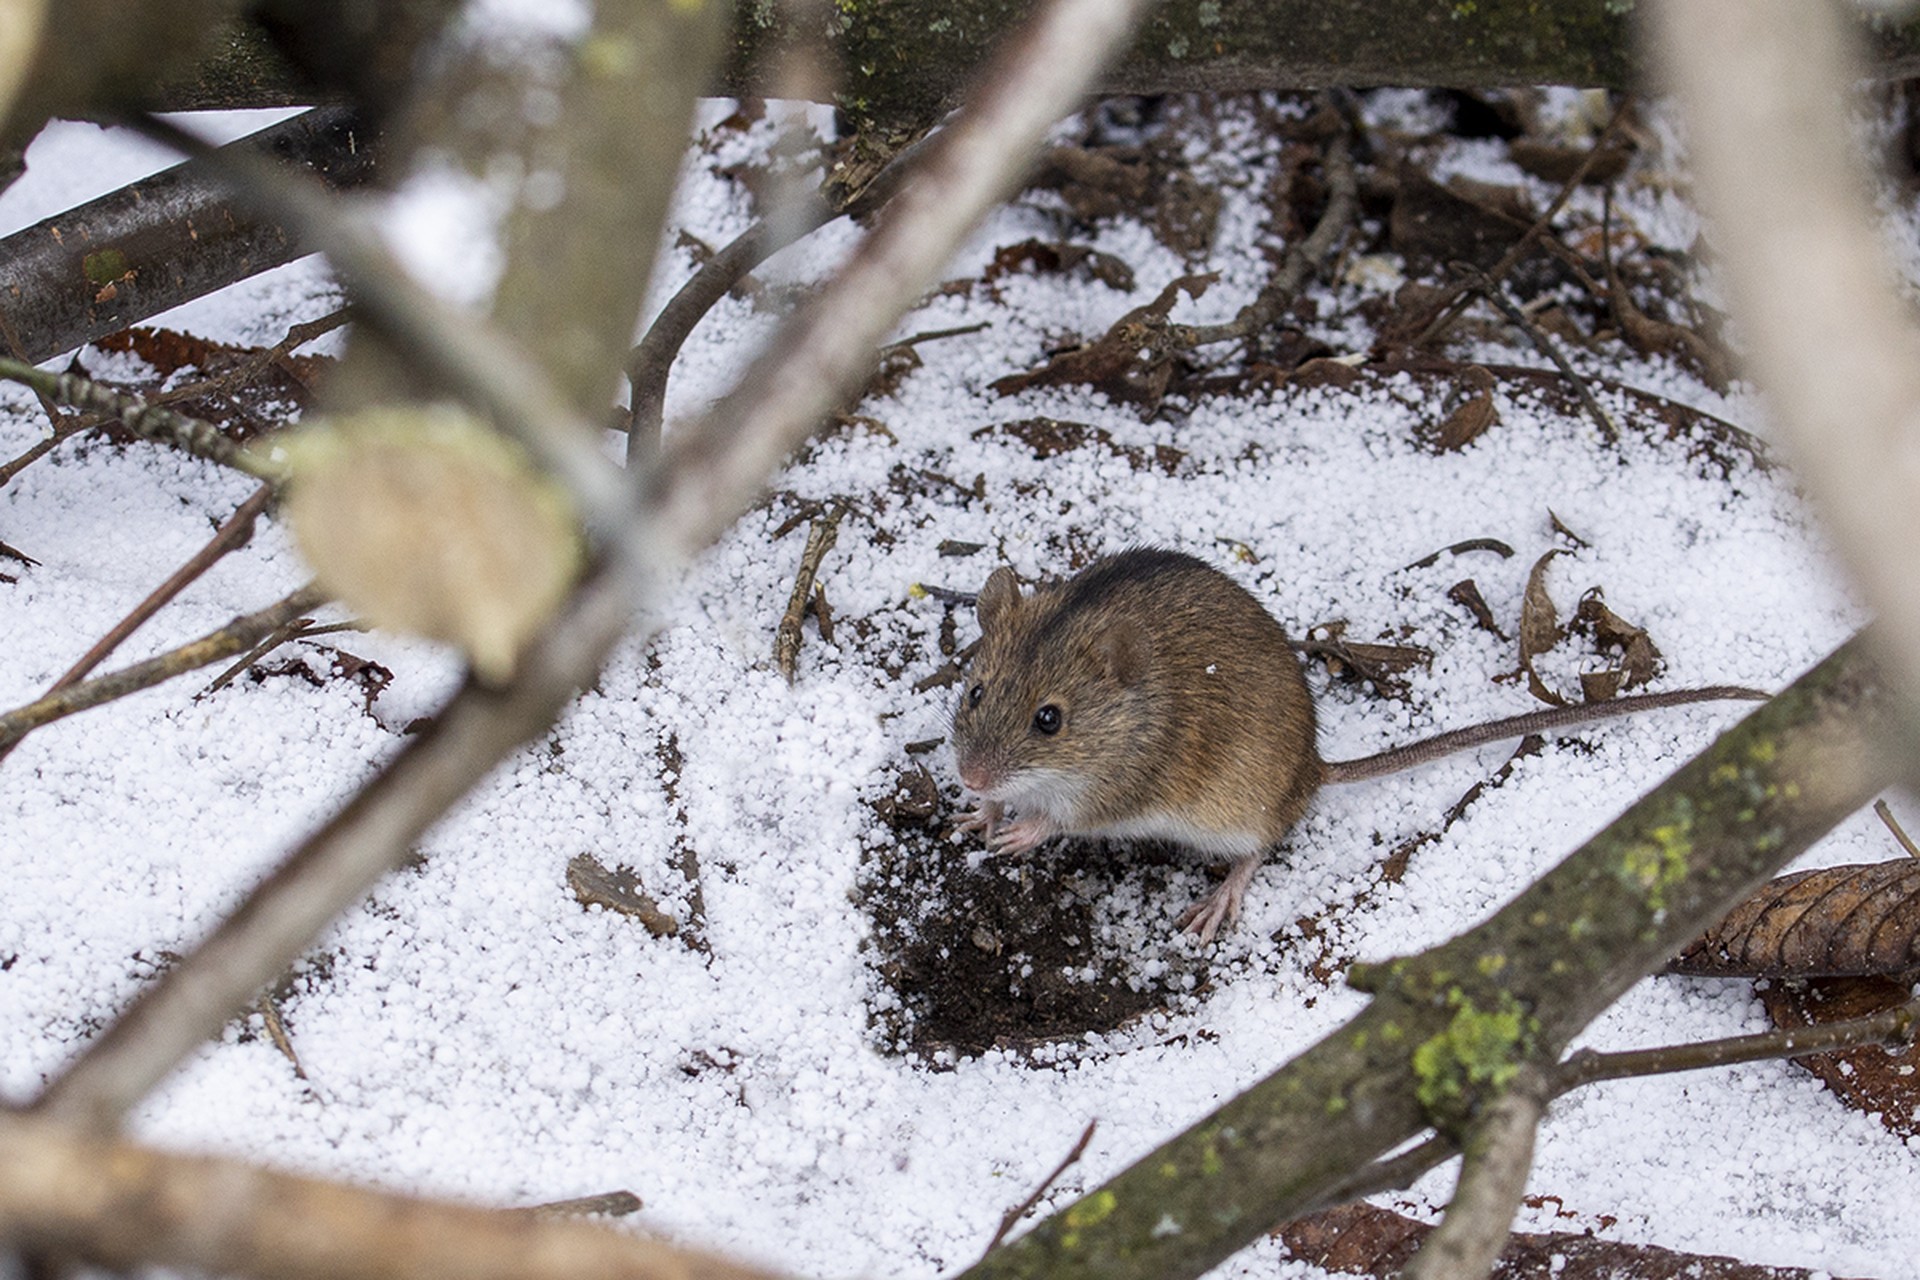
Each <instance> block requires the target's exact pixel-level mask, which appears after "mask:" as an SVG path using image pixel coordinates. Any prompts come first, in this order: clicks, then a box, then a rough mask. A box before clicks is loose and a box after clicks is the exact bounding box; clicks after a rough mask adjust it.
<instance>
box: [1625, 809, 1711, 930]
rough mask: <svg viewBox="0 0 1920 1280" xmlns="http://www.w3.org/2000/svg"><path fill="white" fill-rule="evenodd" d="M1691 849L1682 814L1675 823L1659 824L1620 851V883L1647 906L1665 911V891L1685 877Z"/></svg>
mask: <svg viewBox="0 0 1920 1280" xmlns="http://www.w3.org/2000/svg"><path fill="white" fill-rule="evenodd" d="M1692 851H1693V823H1692V822H1691V821H1689V820H1687V819H1686V818H1684V817H1683V818H1682V819H1681V820H1680V821H1678V822H1669V823H1662V824H1661V825H1659V826H1657V827H1654V828H1652V829H1651V830H1649V831H1648V832H1647V834H1646V836H1645V838H1643V839H1640V840H1636V841H1634V842H1633V843H1632V844H1630V845H1628V846H1627V847H1626V848H1625V849H1624V850H1622V851H1621V854H1620V879H1621V882H1622V883H1624V884H1626V885H1627V886H1629V887H1630V888H1633V889H1637V890H1638V891H1639V892H1640V893H1641V895H1642V896H1643V897H1644V898H1645V899H1646V903H1647V906H1648V908H1649V909H1651V910H1653V911H1656V912H1659V911H1665V910H1666V909H1667V891H1668V890H1669V889H1671V888H1673V887H1674V886H1675V885H1677V884H1679V883H1680V882H1681V881H1683V880H1685V879H1686V877H1687V863H1688V857H1689V855H1690V854H1691V853H1692Z"/></svg>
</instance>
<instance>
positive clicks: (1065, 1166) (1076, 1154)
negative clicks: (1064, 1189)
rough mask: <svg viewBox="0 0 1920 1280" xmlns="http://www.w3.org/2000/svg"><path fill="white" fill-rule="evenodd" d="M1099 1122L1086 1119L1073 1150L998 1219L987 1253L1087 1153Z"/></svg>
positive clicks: (997, 1245)
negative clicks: (1025, 1196)
mask: <svg viewBox="0 0 1920 1280" xmlns="http://www.w3.org/2000/svg"><path fill="white" fill-rule="evenodd" d="M1099 1124H1100V1122H1099V1121H1098V1120H1089V1121H1087V1127H1086V1128H1085V1129H1083V1130H1082V1131H1081V1133H1080V1141H1078V1142H1076V1143H1074V1144H1073V1150H1071V1151H1069V1152H1067V1157H1066V1159H1064V1160H1062V1161H1061V1162H1060V1163H1059V1164H1057V1165H1055V1166H1054V1170H1053V1172H1052V1173H1050V1174H1048V1175H1047V1176H1046V1177H1044V1178H1042V1179H1040V1185H1039V1186H1037V1187H1035V1188H1034V1189H1033V1194H1031V1195H1029V1196H1028V1197H1027V1198H1026V1199H1025V1200H1022V1201H1021V1202H1020V1203H1019V1204H1017V1205H1015V1206H1013V1208H1011V1209H1009V1210H1007V1212H1006V1214H1005V1216H1003V1217H1002V1218H1001V1219H1000V1229H999V1230H998V1231H995V1232H994V1233H993V1239H992V1240H989V1241H988V1242H987V1253H992V1252H993V1251H994V1250H995V1249H997V1248H998V1247H999V1246H1000V1242H1001V1241H1002V1240H1005V1239H1006V1238H1007V1232H1009V1231H1011V1230H1013V1224H1014V1223H1016V1222H1018V1221H1020V1219H1022V1218H1024V1217H1026V1216H1027V1211H1028V1210H1029V1209H1031V1208H1033V1206H1035V1205H1036V1204H1039V1203H1040V1197H1041V1196H1044V1195H1045V1194H1047V1190H1048V1188H1050V1187H1052V1186H1053V1184H1054V1183H1056V1182H1058V1181H1059V1180H1060V1175H1061V1174H1063V1173H1065V1172H1066V1171H1067V1170H1069V1169H1071V1168H1072V1167H1073V1166H1074V1164H1075V1163H1076V1162H1077V1161H1078V1160H1079V1159H1080V1157H1081V1156H1083V1155H1085V1154H1086V1153H1087V1144H1088V1143H1089V1142H1092V1141H1093V1131H1094V1129H1096V1128H1097V1127H1099ZM981 1256H982V1257H984V1256H986V1255H985V1254H982V1255H981Z"/></svg>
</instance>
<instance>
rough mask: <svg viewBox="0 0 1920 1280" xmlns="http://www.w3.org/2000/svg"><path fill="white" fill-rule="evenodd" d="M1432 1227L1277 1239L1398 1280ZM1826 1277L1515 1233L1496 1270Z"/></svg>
mask: <svg viewBox="0 0 1920 1280" xmlns="http://www.w3.org/2000/svg"><path fill="white" fill-rule="evenodd" d="M1432 1230H1433V1228H1432V1227H1430V1226H1428V1225H1426V1224H1425V1223H1423V1222H1416V1221H1415V1220H1413V1219H1412V1218H1407V1217H1402V1216H1401V1215H1400V1214H1397V1213H1394V1212H1393V1211H1392V1210H1390V1209H1380V1208H1376V1207H1375V1206H1373V1205H1370V1204H1349V1205H1342V1206H1340V1207H1339V1208H1337V1209H1328V1210H1325V1211H1324V1212H1321V1213H1316V1214H1311V1215H1309V1216H1308V1217H1305V1218H1301V1219H1298V1220H1297V1221H1294V1222H1290V1223H1288V1224H1286V1225H1285V1226H1283V1227H1281V1228H1280V1229H1279V1230H1278V1231H1276V1232H1274V1234H1275V1235H1277V1236H1278V1237H1279V1238H1280V1240H1281V1242H1282V1243H1283V1244H1285V1245H1286V1247H1287V1250H1288V1252H1290V1253H1291V1254H1292V1255H1293V1256H1294V1257H1295V1258H1296V1259H1298V1260H1300V1261H1302V1262H1307V1263H1310V1264H1311V1265H1313V1266H1317V1267H1323V1268H1325V1269H1326V1270H1328V1271H1342V1272H1349V1273H1356V1274H1360V1275H1373V1276H1393V1275H1398V1274H1399V1273H1400V1270H1401V1268H1402V1267H1404V1266H1405V1265H1406V1263H1407V1260H1408V1259H1409V1258H1411V1257H1412V1256H1413V1254H1414V1251H1415V1250H1417V1249H1418V1248H1419V1247H1420V1246H1421V1244H1422V1243H1424V1242H1425V1240H1426V1238H1427V1235H1428V1233H1430V1232H1431V1231H1432ZM1825 1274H1826V1273H1824V1272H1810V1271H1802V1270H1799V1269H1798V1268H1794V1267H1761V1266H1755V1265H1753V1264H1752V1263H1747V1262H1741V1261H1739V1260H1737V1259H1734V1258H1724V1257H1719V1256H1716V1255H1707V1254H1697V1253H1676V1252H1675V1251H1673V1250H1671V1249H1661V1248H1658V1247H1656V1246H1654V1245H1644V1244H1626V1243H1624V1242H1621V1241H1617V1240H1596V1239H1594V1238H1593V1237H1592V1236H1590V1235H1576V1234H1574V1233H1572V1232H1558V1231H1556V1232H1548V1233H1533V1232H1516V1233H1515V1234H1513V1235H1511V1236H1509V1237H1508V1238H1507V1247H1506V1248H1505V1249H1503V1250H1502V1251H1501V1253H1500V1257H1499V1260H1498V1261H1496V1262H1495V1263H1494V1265H1493V1273H1492V1276H1493V1280H1614V1278H1616V1277H1623V1276H1631V1277H1633V1280H1812V1277H1813V1276H1815V1275H1825Z"/></svg>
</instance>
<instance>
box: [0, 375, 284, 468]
mask: <svg viewBox="0 0 1920 1280" xmlns="http://www.w3.org/2000/svg"><path fill="white" fill-rule="evenodd" d="M0 379H5V380H6V381H8V382H18V383H20V384H22V385H24V386H28V387H31V388H33V389H34V390H35V391H37V392H40V393H41V394H43V395H45V396H47V397H48V398H50V399H52V400H54V401H57V402H58V403H60V404H64V405H70V406H71V407H73V408H75V409H82V410H86V411H88V412H91V413H102V414H105V415H106V416H108V417H109V418H113V419H115V420H116V421H118V422H119V423H120V425H121V426H123V427H125V428H126V429H127V430H128V431H130V432H132V433H133V434H134V435H136V436H139V437H140V438H141V439H143V440H152V441H155V442H157V443H159V444H166V445H172V446H173V447H174V448H176V449H181V450H184V451H185V452H187V453H191V454H193V455H194V456H195V457H199V458H205V459H207V460H208V461H209V462H217V463H219V464H220V465H221V466H223V467H232V468H233V469H234V470H235V471H244V472H246V473H247V474H248V475H250V476H253V477H254V478H255V479H258V480H267V481H271V482H274V483H278V482H279V481H280V480H281V478H282V476H281V472H280V470H279V468H278V467H276V466H274V465H273V464H272V463H270V462H268V461H267V460H266V459H264V458H262V457H261V456H260V455H259V454H257V453H254V452H252V451H250V450H247V449H243V448H241V447H240V446H239V445H237V444H235V443H234V442H233V441H232V440H230V439H228V438H227V437H226V436H225V435H224V434H222V433H221V431H220V428H218V427H216V426H214V425H213V424H212V423H211V422H203V421H201V420H200V419H199V418H193V417H189V416H187V415H186V414H184V413H176V412H174V411H173V410H172V409H165V408H162V407H160V406H159V405H157V404H153V403H151V402H149V401H146V400H142V399H140V398H139V397H138V396H130V395H125V394H123V393H121V392H118V391H113V390H110V389H109V388H107V387H103V386H101V385H100V384H99V383H97V382H95V381H93V380H92V379H91V378H83V377H81V376H80V375H79V374H77V373H50V372H48V371H47V370H45V369H39V368H35V367H34V366H33V365H30V364H27V363H26V362H25V361H22V360H15V359H12V358H10V357H7V356H0ZM89 425H91V424H89ZM55 434H56V437H58V433H57V432H56V433H55ZM69 434H71V433H69ZM58 442H59V439H58V438H56V439H55V440H53V441H50V442H43V443H46V444H47V447H48V448H51V447H52V445H53V444H57V443H58ZM43 452H44V450H43ZM35 456H38V455H35ZM30 461H32V459H31V458H27V459H25V460H24V461H21V462H18V463H15V464H10V466H11V467H12V468H13V470H10V471H8V472H6V473H5V474H4V476H0V483H4V481H5V480H9V479H12V477H13V471H14V470H18V469H19V467H20V466H24V465H26V462H30Z"/></svg>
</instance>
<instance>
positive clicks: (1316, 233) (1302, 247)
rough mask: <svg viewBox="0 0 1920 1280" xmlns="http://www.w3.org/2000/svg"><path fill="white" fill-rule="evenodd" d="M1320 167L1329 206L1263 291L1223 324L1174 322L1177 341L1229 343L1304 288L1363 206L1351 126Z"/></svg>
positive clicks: (1268, 320)
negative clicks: (1322, 172) (1324, 180)
mask: <svg viewBox="0 0 1920 1280" xmlns="http://www.w3.org/2000/svg"><path fill="white" fill-rule="evenodd" d="M1348 127H1349V128H1351V126H1348ZM1321 167H1322V169H1323V170H1324V171H1325V174H1326V181H1327V207H1326V208H1325V209H1324V210H1323V211H1322V212H1321V214H1320V220H1319V221H1318V222H1316V223H1314V226H1313V231H1312V232H1311V233H1309V234H1308V236H1307V237H1306V239H1304V240H1302V241H1300V242H1299V243H1298V244H1295V245H1294V246H1293V247H1291V248H1290V249H1288V250H1287V256H1286V259H1285V260H1284V261H1283V262H1281V264H1280V267H1279V269H1278V270H1276V271H1275V272H1274V273H1273V276H1272V278H1271V279H1269V280H1268V281H1267V283H1266V286H1265V287H1264V288H1262V289H1261V290H1260V295H1259V296H1258V297H1256V298H1255V299H1254V300H1253V301H1252V302H1249V303H1248V304H1247V305H1246V306H1244V307H1242V308H1241V309H1240V313H1239V314H1238V315H1236V316H1234V318H1233V319H1231V320H1229V321H1227V322H1226V323H1225V324H1203V325H1175V326H1173V338H1174V342H1175V343H1176V344H1177V345H1179V346H1183V347H1198V346H1205V345H1206V344H1208V343H1213V342H1231V341H1234V340H1235V339H1239V338H1251V337H1253V336H1254V335H1255V334H1257V333H1260V332H1262V331H1264V330H1265V329H1266V328H1267V327H1268V326H1269V325H1271V324H1272V323H1273V322H1274V321H1275V320H1276V319H1278V318H1279V316H1280V313H1281V312H1282V311H1283V310H1285V308H1286V306H1287V304H1288V303H1290V302H1292V301H1293V299H1294V297H1295V295H1297V294H1298V293H1299V292H1300V290H1301V289H1302V288H1304V287H1305V285H1306V283H1307V280H1308V278H1309V276H1310V275H1311V274H1312V272H1313V271H1314V270H1315V269H1316V268H1318V267H1319V266H1320V264H1321V263H1323V262H1325V261H1326V260H1327V259H1328V258H1330V257H1332V256H1333V251H1334V248H1335V247H1336V246H1337V245H1338V244H1339V242H1340V238H1341V237H1342V236H1344V235H1346V233H1347V231H1348V230H1349V229H1350V228H1351V227H1352V226H1353V222H1354V218H1355V217H1356V216H1358V214H1359V210H1360V183H1359V180H1358V178H1356V177H1355V175H1354V170H1353V139H1352V137H1351V136H1350V134H1349V132H1348V130H1347V129H1342V130H1341V131H1340V132H1339V133H1338V134H1336V135H1335V136H1334V139H1333V141H1332V142H1330V143H1328V144H1327V154H1326V158H1325V160H1324V161H1323V162H1322V166H1321Z"/></svg>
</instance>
